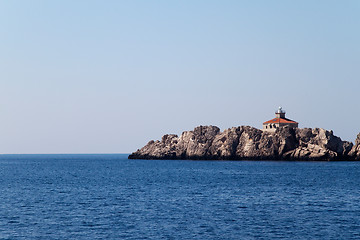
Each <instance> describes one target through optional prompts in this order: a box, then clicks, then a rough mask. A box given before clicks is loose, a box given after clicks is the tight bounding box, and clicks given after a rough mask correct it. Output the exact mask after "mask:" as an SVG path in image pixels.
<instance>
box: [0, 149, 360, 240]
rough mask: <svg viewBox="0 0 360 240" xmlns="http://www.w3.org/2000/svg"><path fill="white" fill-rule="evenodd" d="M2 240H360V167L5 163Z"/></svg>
mask: <svg viewBox="0 0 360 240" xmlns="http://www.w3.org/2000/svg"><path fill="white" fill-rule="evenodd" d="M0 183H1V185H0V239H274V238H276V239H359V238H360V203H359V199H360V163H358V162H276V161H273V162H272V161H259V162H252V161H239V162H236V161H185V160H156V161H154V160H127V155H121V154H114V155H2V156H0Z"/></svg>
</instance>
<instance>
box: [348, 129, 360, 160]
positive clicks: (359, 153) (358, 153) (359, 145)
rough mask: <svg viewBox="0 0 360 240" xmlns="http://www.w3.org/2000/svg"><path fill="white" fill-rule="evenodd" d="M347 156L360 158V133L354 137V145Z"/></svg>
mask: <svg viewBox="0 0 360 240" xmlns="http://www.w3.org/2000/svg"><path fill="white" fill-rule="evenodd" d="M349 156H350V158H352V159H354V160H360V133H359V134H358V135H357V137H356V140H355V145H354V146H353V147H352V149H351V151H350V152H349Z"/></svg>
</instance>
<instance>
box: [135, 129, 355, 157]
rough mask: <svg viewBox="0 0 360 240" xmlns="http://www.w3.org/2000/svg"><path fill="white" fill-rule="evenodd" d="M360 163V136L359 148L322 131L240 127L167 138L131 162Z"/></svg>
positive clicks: (149, 147)
mask: <svg viewBox="0 0 360 240" xmlns="http://www.w3.org/2000/svg"><path fill="white" fill-rule="evenodd" d="M355 157H358V159H360V134H359V136H358V139H357V141H356V144H355V146H354V147H353V144H352V143H350V142H346V141H342V140H341V139H340V138H339V137H337V136H334V134H333V132H332V131H327V130H324V129H321V128H314V129H311V128H304V129H298V128H296V129H293V128H290V127H281V128H278V129H277V130H276V131H275V132H264V131H262V130H259V129H257V128H253V127H250V126H240V127H233V128H229V129H226V130H225V131H223V132H220V129H219V128H218V127H215V126H199V127H196V128H195V129H194V130H193V131H185V132H183V133H182V134H181V136H180V137H178V136H177V135H174V134H170V135H164V136H163V137H162V139H161V141H150V142H149V143H148V144H147V145H146V146H144V147H143V148H142V149H140V150H138V151H136V152H134V153H132V154H131V155H130V156H129V158H130V159H136V158H140V159H230V160H244V159H249V160H258V159H272V160H276V159H279V160H348V159H352V158H355Z"/></svg>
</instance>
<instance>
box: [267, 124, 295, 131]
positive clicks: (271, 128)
mask: <svg viewBox="0 0 360 240" xmlns="http://www.w3.org/2000/svg"><path fill="white" fill-rule="evenodd" d="M298 125H299V124H298V123H268V124H263V130H264V131H268V132H275V130H276V129H277V128H279V127H284V126H290V127H292V128H297V127H298Z"/></svg>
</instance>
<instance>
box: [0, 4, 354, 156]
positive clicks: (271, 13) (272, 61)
mask: <svg viewBox="0 0 360 240" xmlns="http://www.w3.org/2000/svg"><path fill="white" fill-rule="evenodd" d="M359 11H360V1H357V0H354V1H351V0H345V1H332V0H317V1H313V0H302V1H287V0H274V1H267V0H266V1H265V0H264V1H260V0H254V1H240V0H224V1H219V0H218V1H213V0H195V1H194V0H184V1H178V0H174V1H165V0H163V1H160V0H153V1H147V0H142V1H140V0H128V1H121V0H107V1H102V0H97V1H94V0H76V1H74V0H62V1H47V0H32V1H28V0H16V1H5V0H0V153H9V154H13V153H15V154H22V153H130V152H133V151H136V150H137V149H138V148H141V147H142V146H143V145H145V144H146V143H147V142H148V141H149V140H151V139H155V140H156V139H161V136H162V135H164V134H166V133H175V134H181V133H182V132H183V131H186V130H192V129H194V127H196V126H199V125H215V126H218V127H220V129H221V130H224V129H227V128H230V127H234V126H241V125H250V126H254V127H257V128H262V123H263V122H265V121H267V120H269V119H272V118H273V117H274V113H275V111H276V110H277V108H278V107H279V106H282V107H283V109H284V110H285V111H286V112H287V115H286V116H287V117H288V118H290V119H292V120H295V121H297V122H299V127H301V128H305V127H311V128H314V127H321V128H325V129H328V130H333V131H334V134H335V135H337V136H340V137H341V138H342V139H343V140H347V141H352V142H354V140H355V138H356V135H357V134H358V133H359V132H360V124H359V123H358V122H359V119H360V106H359V90H360V31H359V26H360V15H359Z"/></svg>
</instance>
